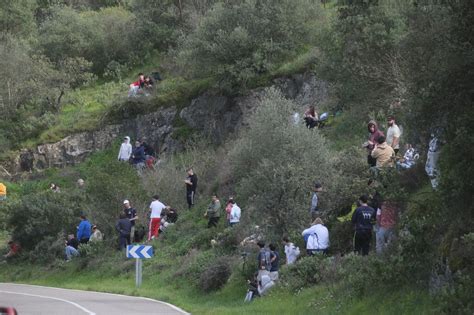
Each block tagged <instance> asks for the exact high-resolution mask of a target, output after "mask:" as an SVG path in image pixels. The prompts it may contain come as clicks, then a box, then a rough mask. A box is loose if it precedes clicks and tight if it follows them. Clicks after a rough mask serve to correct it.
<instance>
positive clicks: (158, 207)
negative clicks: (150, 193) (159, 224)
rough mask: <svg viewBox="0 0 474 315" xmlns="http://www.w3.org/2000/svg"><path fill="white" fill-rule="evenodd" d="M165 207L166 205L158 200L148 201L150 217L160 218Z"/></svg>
mask: <svg viewBox="0 0 474 315" xmlns="http://www.w3.org/2000/svg"><path fill="white" fill-rule="evenodd" d="M164 208H166V206H165V205H164V204H163V203H162V202H161V201H159V200H154V201H152V202H151V203H150V210H151V214H150V219H155V218H160V217H161V211H163V209H164Z"/></svg>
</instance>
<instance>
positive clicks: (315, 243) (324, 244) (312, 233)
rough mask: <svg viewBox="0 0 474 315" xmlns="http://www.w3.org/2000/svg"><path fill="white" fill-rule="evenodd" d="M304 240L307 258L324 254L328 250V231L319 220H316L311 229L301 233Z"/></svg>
mask: <svg viewBox="0 0 474 315" xmlns="http://www.w3.org/2000/svg"><path fill="white" fill-rule="evenodd" d="M301 235H303V237H305V239H306V238H307V240H306V252H307V253H308V255H309V256H312V255H315V254H317V253H326V252H327V250H328V248H329V231H328V229H327V228H326V227H325V226H324V225H323V220H321V218H316V219H315V220H314V222H313V223H312V224H311V227H310V228H308V229H306V230H304V231H303V233H301Z"/></svg>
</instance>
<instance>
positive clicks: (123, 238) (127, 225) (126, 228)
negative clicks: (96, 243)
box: [115, 213, 132, 249]
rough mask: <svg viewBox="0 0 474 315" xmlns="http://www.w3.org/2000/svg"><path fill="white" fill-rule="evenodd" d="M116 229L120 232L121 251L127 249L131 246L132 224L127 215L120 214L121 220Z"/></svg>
mask: <svg viewBox="0 0 474 315" xmlns="http://www.w3.org/2000/svg"><path fill="white" fill-rule="evenodd" d="M115 229H116V230H117V232H119V249H124V248H126V247H127V245H130V233H131V231H132V223H131V222H130V219H129V218H127V215H126V214H125V213H121V214H120V219H119V220H118V221H117V224H115Z"/></svg>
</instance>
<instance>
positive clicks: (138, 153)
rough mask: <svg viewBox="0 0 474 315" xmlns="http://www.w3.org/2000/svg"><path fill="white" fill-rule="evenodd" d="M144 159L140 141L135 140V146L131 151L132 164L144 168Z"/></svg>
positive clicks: (143, 150)
mask: <svg viewBox="0 0 474 315" xmlns="http://www.w3.org/2000/svg"><path fill="white" fill-rule="evenodd" d="M145 160H146V157H145V148H144V147H143V146H142V145H141V143H140V141H135V148H133V151H132V164H133V165H134V166H135V167H136V168H144V167H145Z"/></svg>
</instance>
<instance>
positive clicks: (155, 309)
mask: <svg viewBox="0 0 474 315" xmlns="http://www.w3.org/2000/svg"><path fill="white" fill-rule="evenodd" d="M0 306H10V307H14V308H16V310H17V311H18V314H19V315H27V314H35V315H36V314H61V315H63V314H66V315H76V314H78V315H79V314H80V315H84V314H86V315H95V314H97V315H101V314H104V315H107V314H127V315H134V314H166V315H182V314H188V313H186V312H185V311H183V310H181V309H179V308H178V307H176V306H173V305H171V304H168V303H165V302H161V301H157V300H152V299H148V298H142V297H134V296H127V295H119V294H110V293H100V292H93V291H80V290H67V289H59V288H51V287H42V286H35V285H24V284H13V283H0Z"/></svg>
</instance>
